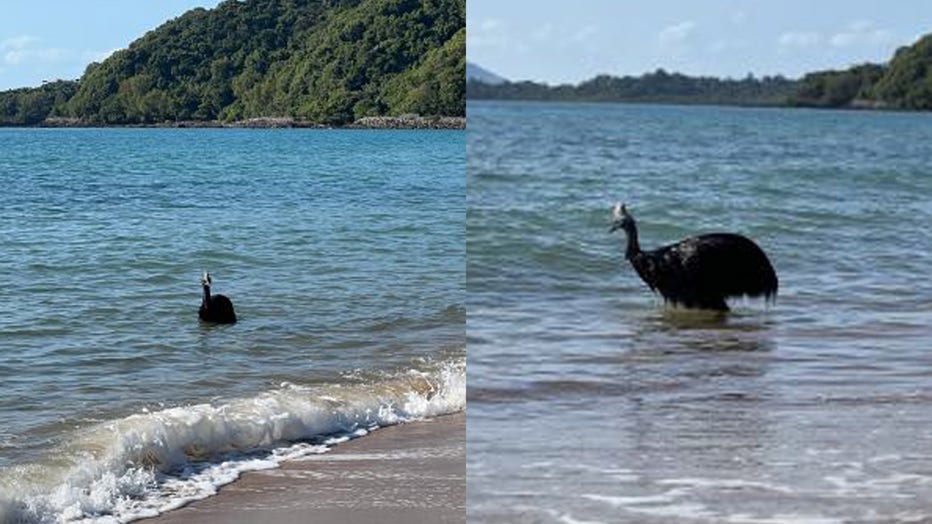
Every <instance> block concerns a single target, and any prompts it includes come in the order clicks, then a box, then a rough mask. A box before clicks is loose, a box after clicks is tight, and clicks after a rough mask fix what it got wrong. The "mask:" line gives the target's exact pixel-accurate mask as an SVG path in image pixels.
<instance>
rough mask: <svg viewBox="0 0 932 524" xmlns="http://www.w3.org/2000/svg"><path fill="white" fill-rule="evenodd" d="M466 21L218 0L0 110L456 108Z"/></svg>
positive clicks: (423, 2) (371, 9)
mask: <svg viewBox="0 0 932 524" xmlns="http://www.w3.org/2000/svg"><path fill="white" fill-rule="evenodd" d="M465 26H466V2H465V0H227V1H225V2H223V3H221V4H220V5H219V6H217V7H216V8H215V9H211V10H206V9H200V8H199V9H194V10H191V11H189V12H187V13H185V14H184V15H182V16H180V17H178V18H176V19H174V20H171V21H169V22H167V23H165V24H163V25H162V26H161V27H159V28H157V29H155V30H152V31H150V32H148V33H147V34H145V35H144V36H143V37H142V38H140V39H138V40H136V41H135V42H133V43H132V44H130V46H129V47H128V48H127V49H124V50H121V51H118V52H116V53H114V54H113V55H112V56H111V57H109V58H108V59H106V60H105V61H104V62H103V63H100V64H91V65H90V66H88V68H87V70H86V71H85V73H84V76H82V77H81V79H80V80H79V81H78V82H77V83H76V84H74V83H71V84H70V86H71V92H70V93H65V92H64V91H61V93H64V94H67V95H68V96H64V98H63V99H61V98H60V97H59V98H54V99H53V100H52V101H51V103H45V102H43V103H42V104H31V103H30V100H26V99H27V98H29V97H34V96H35V97H38V96H39V95H38V94H34V95H32V94H31V95H28V96H27V94H26V93H31V92H32V91H33V90H21V91H23V92H22V93H18V92H13V93H18V94H16V95H15V97H13V98H14V99H15V100H17V103H16V104H15V107H14V106H13V105H10V108H13V110H12V111H11V110H10V109H9V108H7V110H6V111H5V112H4V113H3V114H2V115H0V118H6V120H5V121H7V122H9V123H24V124H31V123H36V122H41V121H42V120H43V118H44V116H43V111H44V115H45V116H48V115H52V116H55V115H61V116H69V117H73V118H79V119H81V120H82V121H85V122H89V123H104V124H135V123H141V124H142V123H160V122H165V121H179V120H216V119H220V120H227V121H229V120H241V119H247V118H257V117H293V118H296V119H302V120H308V121H313V122H321V123H331V124H344V123H347V122H351V121H352V120H354V119H355V118H357V117H360V116H381V115H398V114H402V113H412V112H413V113H419V114H422V115H448V116H458V115H459V116H461V115H465V94H464V88H463V78H464V77H465V67H466V66H465V54H466V53H465ZM456 53H459V55H458V56H457V55H456ZM75 88H76V89H75ZM40 89H45V88H44V87H43V88H40ZM9 93H10V92H8V93H7V94H4V95H2V96H4V97H5V98H0V101H5V100H7V99H8V98H10V97H11V96H13V95H10V94H9ZM43 93H45V91H43ZM42 96H46V95H42ZM43 100H45V99H44V98H43ZM23 104H25V105H26V106H28V107H30V110H29V111H26V112H27V113H30V114H28V115H27V114H22V113H23V109H22V107H24V105H23ZM8 105H9V104H8ZM6 107H7V106H5V105H4V106H0V111H3V110H4V108H6ZM53 111H54V112H53ZM14 118H15V120H14Z"/></svg>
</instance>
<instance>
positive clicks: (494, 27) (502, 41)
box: [466, 18, 508, 50]
mask: <svg viewBox="0 0 932 524" xmlns="http://www.w3.org/2000/svg"><path fill="white" fill-rule="evenodd" d="M471 27H472V26H471ZM505 29H506V27H505V22H504V21H502V20H500V19H498V18H487V19H485V20H482V21H481V22H479V23H478V24H476V25H475V27H473V28H472V29H468V30H467V31H466V49H467V50H468V49H469V48H474V49H479V48H504V47H507V45H508V37H507V34H506V32H505Z"/></svg>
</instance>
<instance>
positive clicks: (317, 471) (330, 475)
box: [139, 413, 466, 524]
mask: <svg viewBox="0 0 932 524" xmlns="http://www.w3.org/2000/svg"><path fill="white" fill-rule="evenodd" d="M465 521H466V414H465V413H459V414H455V415H449V416H445V417H439V418H436V419H432V420H428V421H424V422H415V423H409V424H402V425H398V426H391V427H387V428H383V429H380V430H378V431H375V432H374V433H372V434H370V435H367V436H365V437H362V438H358V439H355V440H351V441H349V442H345V443H343V444H339V445H337V446H334V448H333V449H332V450H331V451H329V452H328V453H324V454H322V455H313V456H310V457H306V458H304V459H301V460H296V461H291V462H286V463H285V464H283V465H282V467H281V468H278V469H271V470H265V471H255V472H249V473H246V474H244V475H243V476H242V477H240V479H239V480H237V481H236V482H233V483H232V484H229V485H227V486H224V487H223V488H222V489H221V490H220V493H219V494H217V495H216V496H213V497H210V498H208V499H205V500H201V501H197V502H194V503H192V504H189V505H188V506H185V507H183V508H181V509H178V510H175V511H171V512H168V513H166V514H163V515H161V516H159V517H157V518H153V519H145V520H142V521H139V522H144V523H146V524H168V523H216V522H225V523H251V522H265V523H271V524H284V523H294V522H322V523H341V522H346V523H349V522H352V523H362V524H366V523H373V524H374V523H381V522H388V523H392V522H395V523H414V524H416V523H452V522H457V523H459V522H465Z"/></svg>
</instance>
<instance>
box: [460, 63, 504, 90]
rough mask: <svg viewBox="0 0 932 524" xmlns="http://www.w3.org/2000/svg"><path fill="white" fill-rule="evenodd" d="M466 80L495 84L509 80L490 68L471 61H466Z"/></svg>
mask: <svg viewBox="0 0 932 524" xmlns="http://www.w3.org/2000/svg"><path fill="white" fill-rule="evenodd" d="M466 81H467V82H469V81H474V82H482V83H483V84H489V85H493V86H494V85H498V84H504V83H505V82H508V80H506V79H504V78H502V77H500V76H498V75H496V74H495V73H493V72H491V71H489V70H488V69H483V68H481V67H479V66H477V65H476V64H473V63H471V62H466Z"/></svg>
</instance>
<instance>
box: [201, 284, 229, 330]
mask: <svg viewBox="0 0 932 524" xmlns="http://www.w3.org/2000/svg"><path fill="white" fill-rule="evenodd" d="M211 283H212V280H211V278H210V273H204V276H203V277H201V286H202V287H203V288H204V298H203V299H202V300H201V308H200V309H199V310H198V312H197V315H198V316H199V317H201V320H204V321H206V322H216V323H217V324H232V323H234V322H236V313H235V312H234V311H233V302H232V301H230V299H229V298H227V297H226V296H224V295H211V294H210V284H211Z"/></svg>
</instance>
